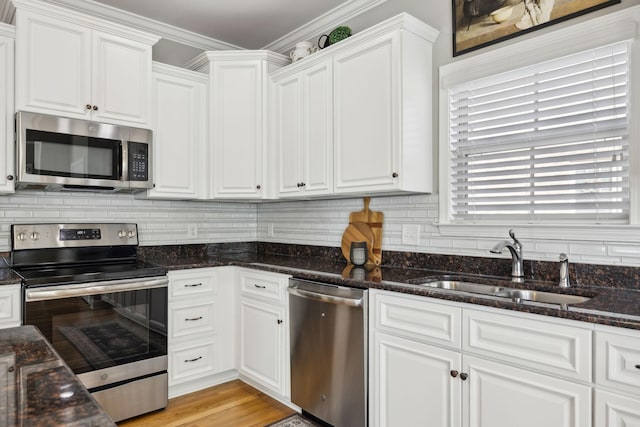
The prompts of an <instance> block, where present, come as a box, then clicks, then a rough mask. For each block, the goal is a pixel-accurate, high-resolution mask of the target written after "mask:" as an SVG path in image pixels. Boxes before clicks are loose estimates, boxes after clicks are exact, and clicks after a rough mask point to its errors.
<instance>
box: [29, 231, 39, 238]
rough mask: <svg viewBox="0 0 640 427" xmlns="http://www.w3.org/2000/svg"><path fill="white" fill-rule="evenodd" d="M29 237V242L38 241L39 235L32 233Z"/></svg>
mask: <svg viewBox="0 0 640 427" xmlns="http://www.w3.org/2000/svg"><path fill="white" fill-rule="evenodd" d="M29 237H31V240H38V239H39V238H40V233H38V232H36V231H34V232H33V233H31V236H29Z"/></svg>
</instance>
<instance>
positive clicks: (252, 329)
mask: <svg viewBox="0 0 640 427" xmlns="http://www.w3.org/2000/svg"><path fill="white" fill-rule="evenodd" d="M286 332H287V329H286V325H285V323H284V309H282V308H280V307H276V306H272V305H269V304H263V303H259V302H256V301H253V300H250V299H247V298H244V299H242V300H241V301H240V363H239V370H240V373H241V374H243V375H246V376H247V377H249V378H251V379H253V380H255V381H256V382H258V383H261V384H262V385H264V386H265V387H267V388H269V389H271V390H273V391H274V392H276V393H278V394H280V395H284V394H285V387H284V376H285V372H284V371H285V366H286V360H285V358H287V359H288V355H286V354H285V345H284V334H285V333H286Z"/></svg>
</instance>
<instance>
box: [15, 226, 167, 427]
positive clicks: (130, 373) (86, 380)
mask: <svg viewBox="0 0 640 427" xmlns="http://www.w3.org/2000/svg"><path fill="white" fill-rule="evenodd" d="M11 246H12V249H11V266H12V268H13V269H14V270H15V271H16V272H17V273H18V274H19V275H20V276H21V277H22V283H23V285H22V288H23V302H24V306H23V323H24V324H25V325H35V326H37V327H38V328H39V329H40V330H41V331H42V333H43V334H44V335H45V336H46V337H47V339H48V340H49V341H50V342H51V344H52V345H53V347H54V348H55V349H56V351H57V352H58V354H59V355H60V356H61V357H62V358H63V359H64V361H65V362H66V363H67V365H69V367H70V368H71V369H72V370H73V371H74V373H75V374H76V375H77V376H78V378H79V379H80V380H81V381H82V383H83V384H84V385H85V386H86V387H87V388H88V389H89V391H90V392H91V393H92V394H93V396H94V398H95V399H96V400H97V401H98V403H100V404H101V405H102V407H103V408H104V409H105V411H106V412H107V413H108V414H109V415H110V416H111V418H113V419H114V420H115V421H119V420H123V419H126V418H131V417H134V416H136V415H140V414H143V413H146V412H150V411H153V410H157V409H161V408H164V407H165V406H166V404H167V396H168V389H167V284H168V280H167V276H166V269H164V268H163V267H158V266H154V265H150V264H147V263H145V262H142V261H140V260H138V257H137V251H138V230H137V226H136V225H135V224H15V225H12V227H11Z"/></svg>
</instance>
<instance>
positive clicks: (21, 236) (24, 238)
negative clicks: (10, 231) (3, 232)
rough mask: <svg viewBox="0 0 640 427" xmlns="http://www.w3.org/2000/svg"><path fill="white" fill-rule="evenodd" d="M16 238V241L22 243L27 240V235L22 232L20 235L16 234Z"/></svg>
mask: <svg viewBox="0 0 640 427" xmlns="http://www.w3.org/2000/svg"><path fill="white" fill-rule="evenodd" d="M16 237H17V238H18V240H20V241H21V242H22V241H24V240H26V239H27V233H25V232H24V231H21V232H20V233H18V235H17V236H16Z"/></svg>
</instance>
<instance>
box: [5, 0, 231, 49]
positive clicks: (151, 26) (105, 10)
mask: <svg viewBox="0 0 640 427" xmlns="http://www.w3.org/2000/svg"><path fill="white" fill-rule="evenodd" d="M0 1H3V0H0ZM5 1H8V2H9V3H10V2H11V1H10V0H5ZM48 1H49V2H50V3H55V4H58V5H61V6H64V7H68V8H71V9H74V10H77V11H80V12H84V13H86V14H88V15H92V16H95V17H98V18H104V19H108V20H111V21H115V22H119V23H121V24H124V25H128V26H131V27H133V28H137V29H139V30H143V31H147V32H150V33H153V34H156V35H158V36H160V37H162V38H163V39H167V40H171V41H173V42H176V43H180V44H185V45H187V46H192V47H195V48H198V49H203V50H237V49H243V48H241V47H239V46H236V45H233V44H231V43H226V42H223V41H220V40H217V39H214V38H211V37H207V36H203V35H201V34H196V33H194V32H192V31H187V30H184V29H182V28H178V27H176V26H173V25H169V24H165V23H163V22H159V21H156V20H153V19H149V18H145V17H144V16H140V15H136V14H133V13H131V12H127V11H124V10H122V9H116V8H115V7H111V6H107V5H104V4H101V3H98V2H95V1H92V0H48Z"/></svg>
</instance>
